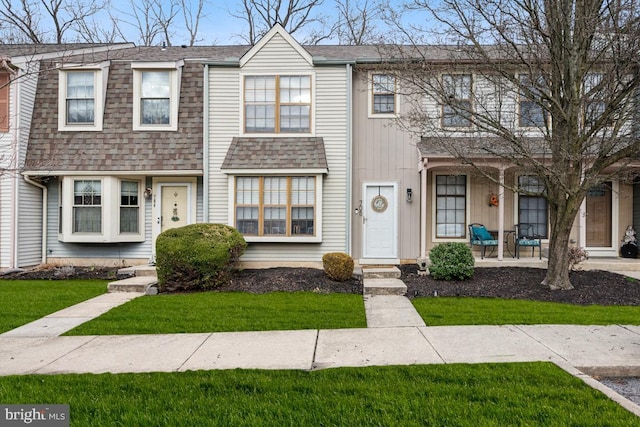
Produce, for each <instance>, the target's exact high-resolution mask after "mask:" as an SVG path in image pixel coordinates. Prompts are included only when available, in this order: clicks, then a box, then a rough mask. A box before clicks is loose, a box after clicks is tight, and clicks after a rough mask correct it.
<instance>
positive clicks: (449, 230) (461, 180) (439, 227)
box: [435, 175, 467, 238]
mask: <svg viewBox="0 0 640 427" xmlns="http://www.w3.org/2000/svg"><path fill="white" fill-rule="evenodd" d="M435 193H436V238H459V237H464V236H465V235H466V231H465V229H466V222H467V221H466V218H467V177H466V176H465V175H436V191H435Z"/></svg>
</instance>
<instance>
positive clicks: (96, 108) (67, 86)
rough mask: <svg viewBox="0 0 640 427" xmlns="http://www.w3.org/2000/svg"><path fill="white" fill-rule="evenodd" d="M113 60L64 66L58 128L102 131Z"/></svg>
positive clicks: (60, 77)
mask: <svg viewBox="0 0 640 427" xmlns="http://www.w3.org/2000/svg"><path fill="white" fill-rule="evenodd" d="M108 67H109V63H108V62H105V63H102V64H98V65H95V66H84V65H83V66H82V67H74V66H69V67H68V68H64V69H60V71H59V73H60V74H59V79H58V84H59V87H58V130H60V131H101V130H102V113H103V111H104V102H105V95H106V94H105V89H106V84H105V80H106V78H107V73H108V69H109V68H108Z"/></svg>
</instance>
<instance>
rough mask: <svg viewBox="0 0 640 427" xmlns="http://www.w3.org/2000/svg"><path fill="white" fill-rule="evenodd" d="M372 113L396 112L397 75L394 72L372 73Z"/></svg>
mask: <svg viewBox="0 0 640 427" xmlns="http://www.w3.org/2000/svg"><path fill="white" fill-rule="evenodd" d="M371 113H372V114H373V115H378V114H395V113H396V76H394V75H393V74H372V75H371Z"/></svg>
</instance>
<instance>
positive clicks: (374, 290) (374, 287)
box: [363, 278, 407, 295]
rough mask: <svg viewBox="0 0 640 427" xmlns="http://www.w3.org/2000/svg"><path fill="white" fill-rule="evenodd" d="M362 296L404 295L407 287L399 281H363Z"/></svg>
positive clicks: (380, 279) (388, 279)
mask: <svg viewBox="0 0 640 427" xmlns="http://www.w3.org/2000/svg"><path fill="white" fill-rule="evenodd" d="M363 288H364V291H363V293H364V295H405V294H406V293H407V285H405V284H404V282H403V281H402V280H400V279H393V278H386V279H384V278H378V279H364V281H363Z"/></svg>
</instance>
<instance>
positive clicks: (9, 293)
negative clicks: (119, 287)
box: [0, 280, 108, 333]
mask: <svg viewBox="0 0 640 427" xmlns="http://www.w3.org/2000/svg"><path fill="white" fill-rule="evenodd" d="M107 283H108V282H107V281H105V280H59V281H58V280H0V333H2V332H6V331H9V330H11V329H14V328H17V327H18V326H22V325H24V324H26V323H29V322H32V321H34V320H37V319H39V318H41V317H44V316H46V315H48V314H51V313H54V312H56V311H58V310H62V309H63V308H66V307H69V306H71V305H74V304H77V303H80V302H82V301H86V300H88V299H90V298H93V297H95V296H98V295H101V294H103V293H105V292H106V291H107Z"/></svg>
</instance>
